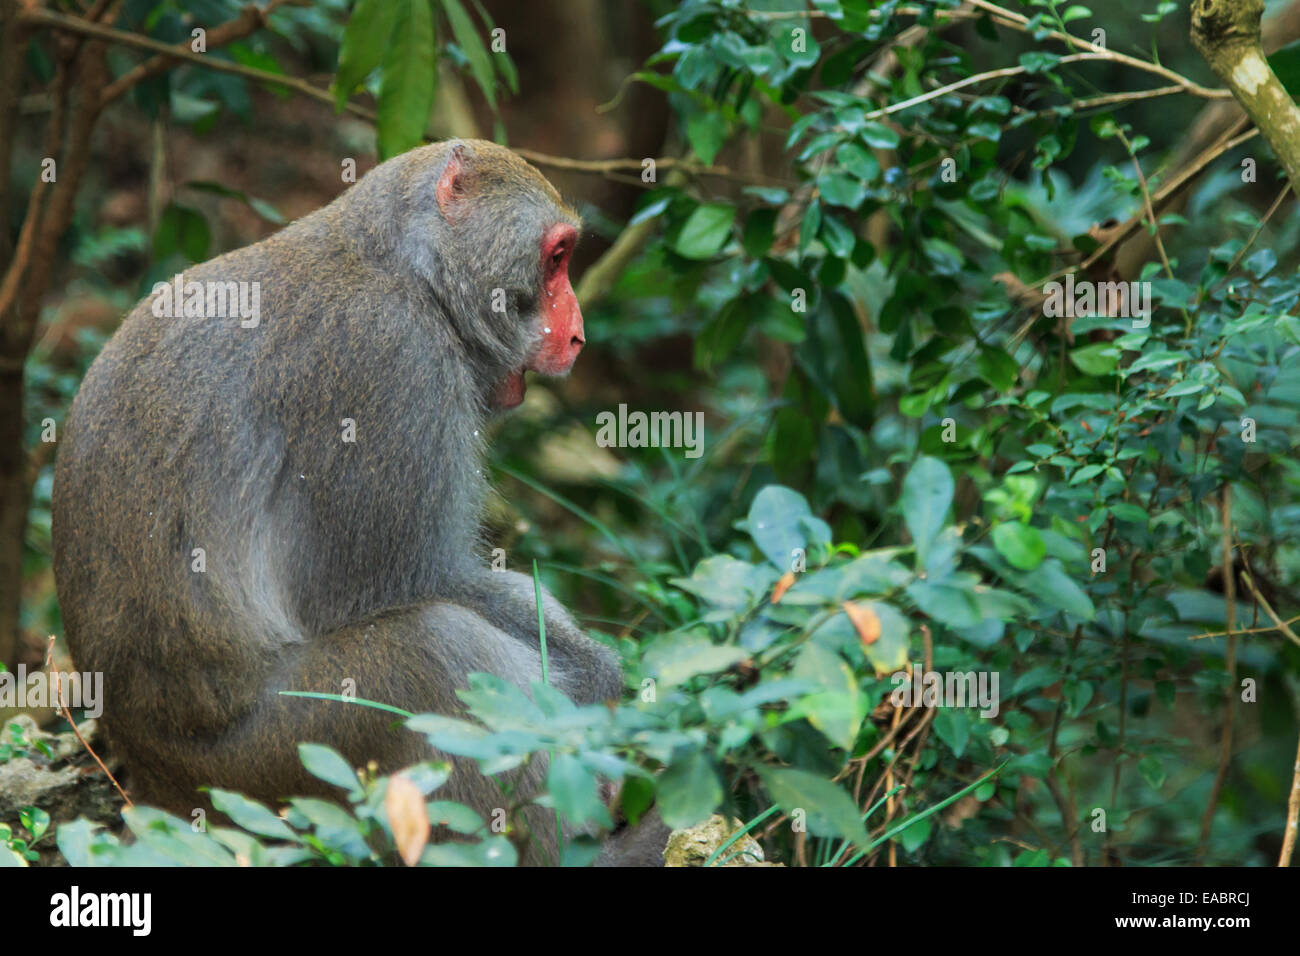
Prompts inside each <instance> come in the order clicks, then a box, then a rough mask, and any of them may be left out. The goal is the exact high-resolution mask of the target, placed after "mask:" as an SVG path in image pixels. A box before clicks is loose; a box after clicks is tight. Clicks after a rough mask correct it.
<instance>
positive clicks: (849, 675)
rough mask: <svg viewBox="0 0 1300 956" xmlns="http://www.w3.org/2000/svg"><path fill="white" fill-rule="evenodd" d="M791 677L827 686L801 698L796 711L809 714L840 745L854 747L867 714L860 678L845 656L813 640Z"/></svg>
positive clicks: (799, 713)
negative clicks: (859, 688)
mask: <svg viewBox="0 0 1300 956" xmlns="http://www.w3.org/2000/svg"><path fill="white" fill-rule="evenodd" d="M790 676H791V677H793V678H794V679H796V680H807V681H809V682H810V683H812V684H813V685H814V686H817V687H820V688H824V690H822V691H819V692H818V693H814V694H809V695H807V696H805V697H802V698H800V699H799V700H798V702H797V703H796V704H795V706H794V707H793V708H792V712H795V713H797V714H798V715H799V716H802V717H806V718H807V719H808V722H809V723H810V724H812V725H813V726H814V727H816V728H817V729H818V730H819V731H821V733H822V734H823V735H824V736H825V737H826V739H827V740H829V741H830V742H831V743H832V744H834V745H835V746H836V747H841V748H843V749H844V750H848V749H850V748H851V747H852V746H853V741H854V740H855V739H857V736H858V728H859V727H860V726H862V720H863V718H865V717H866V713H865V712H864V708H863V706H862V700H861V694H860V693H859V692H858V682H857V679H856V678H855V677H854V675H853V671H852V670H851V669H850V668H849V665H848V664H847V663H845V661H844V658H842V657H840V655H839V654H836V653H835V652H834V651H831V650H828V649H826V648H825V647H823V646H822V645H821V644H818V643H816V642H815V641H809V642H808V643H807V644H805V645H804V646H803V650H801V651H800V652H799V656H798V657H797V658H796V659H795V664H794V667H793V668H792V669H791V671H790Z"/></svg>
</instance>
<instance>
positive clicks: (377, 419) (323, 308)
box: [52, 140, 666, 863]
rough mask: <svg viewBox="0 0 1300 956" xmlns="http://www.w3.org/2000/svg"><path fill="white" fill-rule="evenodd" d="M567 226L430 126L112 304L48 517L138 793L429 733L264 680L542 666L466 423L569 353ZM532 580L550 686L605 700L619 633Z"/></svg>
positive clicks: (577, 327)
mask: <svg viewBox="0 0 1300 956" xmlns="http://www.w3.org/2000/svg"><path fill="white" fill-rule="evenodd" d="M580 227H581V221H580V219H579V217H578V215H577V213H576V212H575V211H574V210H573V209H571V208H570V207H569V206H567V205H566V204H565V203H564V201H563V200H562V199H561V198H560V196H559V194H558V193H557V192H556V191H555V189H554V188H553V187H552V186H551V185H550V183H549V182H547V180H546V179H545V178H544V177H543V176H542V175H541V173H539V172H538V171H537V170H536V169H534V168H533V167H532V166H530V165H528V164H527V163H526V162H524V161H523V160H522V159H520V158H519V157H518V156H516V155H515V154H514V153H513V152H511V151H510V150H509V149H507V148H504V147H501V146H498V145H496V144H493V143H490V142H486V141H481V140H451V141H447V142H443V143H436V144H433V145H429V146H424V147H420V148H417V149H414V150H411V151H409V152H407V153H404V154H402V155H400V156H397V157H395V158H393V159H390V160H388V161H386V162H384V163H381V164H380V165H378V166H376V167H375V168H374V169H372V170H371V171H370V172H368V173H367V174H366V175H365V176H363V177H362V178H361V179H360V180H359V181H358V182H356V183H355V184H354V185H352V186H351V187H350V188H348V189H347V190H346V191H344V192H343V193H342V194H341V195H340V196H339V197H338V198H337V199H335V200H334V201H333V202H331V203H330V204H328V205H326V206H325V207H323V208H321V209H319V210H317V211H316V212H314V213H312V214H310V215H308V216H306V217H304V218H302V219H299V220H297V221H296V222H294V223H292V224H290V225H289V226H287V227H285V228H284V229H282V230H281V231H279V232H277V233H275V234H274V235H272V236H270V237H269V238H267V239H265V240H263V241H261V242H258V243H255V244H253V245H250V246H247V247H245V248H242V249H237V250H234V251H232V252H228V253H225V254H224V255H220V256H218V257H217V258H215V259H212V260H210V261H208V262H205V263H202V264H199V265H195V266H193V267H192V268H189V269H187V270H185V272H184V274H183V276H181V277H178V279H177V280H176V289H177V292H178V296H177V299H176V301H174V302H172V303H171V308H170V309H169V308H168V307H167V304H166V301H165V300H166V299H167V298H168V295H169V292H170V290H169V288H168V287H167V284H166V283H160V284H159V285H158V286H155V287H154V289H153V291H152V292H151V294H150V295H149V296H147V297H146V298H145V299H143V300H142V301H141V302H140V303H138V304H137V305H136V307H135V308H134V309H133V311H132V312H130V313H129V314H128V316H127V317H126V318H125V319H124V321H123V322H122V324H121V326H120V327H119V329H118V330H117V331H116V333H115V334H114V335H113V337H112V338H111V340H110V341H109V342H108V343H107V345H106V346H105V348H104V349H103V351H102V352H101V354H100V355H99V356H98V357H97V359H96V360H95V362H94V363H93V364H92V366H91V368H90V370H89V371H88V373H87V374H86V376H85V379H84V380H83V382H82V384H81V387H80V390H79V391H78V393H77V396H76V398H75V400H74V402H73V405H72V408H71V411H70V413H69V417H68V421H67V423H66V425H65V430H64V433H63V438H62V441H61V443H60V447H59V451H58V458H57V463H56V469H55V479H54V491H53V508H52V511H53V515H52V518H53V541H54V573H55V581H56V587H57V592H58V597H59V602H60V607H61V610H62V614H63V623H64V630H65V634H66V637H67V641H68V644H69V647H70V650H71V653H72V655H73V658H74V659H75V660H76V662H77V666H78V667H80V668H82V669H86V670H91V671H100V672H103V674H104V680H105V689H106V690H105V706H104V723H105V730H106V731H107V734H108V738H109V740H110V743H111V744H112V746H113V748H114V750H115V751H116V752H118V753H119V754H120V755H121V757H122V758H123V761H124V764H125V766H126V767H127V768H128V771H129V774H130V779H131V781H132V787H133V790H134V791H135V794H136V795H137V797H138V798H140V799H142V800H143V801H145V802H147V803H149V804H152V805H154V806H158V807H162V808H164V809H173V810H176V811H178V812H182V813H188V812H189V811H190V810H191V809H192V808H194V807H195V806H197V805H200V804H199V801H200V799H201V798H200V797H199V795H198V794H197V792H196V788H199V787H201V786H215V787H221V788H225V789H230V790H236V791H239V792H241V793H244V794H246V795H248V796H250V797H254V798H257V799H262V800H264V801H278V800H282V799H284V798H286V797H290V796H309V795H324V796H335V797H337V792H336V791H331V789H330V788H329V787H328V785H325V784H322V783H321V782H320V781H318V780H316V779H315V778H313V777H311V776H310V775H309V774H307V773H306V771H305V770H304V769H303V767H302V765H301V762H300V760H299V758H298V755H297V744H298V743H300V742H317V743H323V744H327V745H329V746H332V747H333V748H335V749H336V750H337V751H339V752H340V753H341V754H342V755H343V756H344V757H346V758H347V759H348V760H349V761H350V762H351V764H352V765H353V766H363V765H366V764H367V763H369V762H371V761H373V762H374V763H375V764H376V765H377V766H378V767H379V768H380V769H381V770H382V771H384V772H391V771H395V770H398V769H399V768H401V767H403V766H409V765H410V764H412V763H416V762H419V761H421V760H426V759H430V758H431V757H433V756H437V755H436V754H434V752H433V751H432V750H431V748H429V746H428V745H427V742H426V741H425V740H424V738H423V737H422V736H421V735H418V734H415V733H413V732H411V731H409V730H405V729H401V728H395V727H394V726H393V717H392V715H391V714H388V713H384V712H380V711H378V710H376V709H374V708H369V707H364V706H357V705H351V704H341V703H334V702H325V701H320V700H313V699H305V698H297V697H290V696H285V695H282V694H281V693H280V691H285V690H288V691H309V692H323V693H335V694H337V693H344V692H345V691H351V692H353V693H355V695H356V696H357V697H363V698H369V699H373V700H377V701H382V702H383V703H386V704H391V705H395V706H397V707H401V708H404V709H406V710H408V711H411V712H415V713H438V714H444V715H452V716H456V715H462V714H463V713H464V711H463V705H462V703H461V701H460V700H459V698H458V697H457V695H456V690H457V689H458V688H464V687H466V686H467V683H468V682H467V678H468V675H469V674H470V673H471V672H475V671H486V672H489V673H492V674H495V675H497V676H498V677H500V678H502V679H504V680H507V681H510V682H512V683H514V684H515V685H517V686H519V687H521V688H524V689H527V688H528V686H529V684H530V683H531V682H533V681H538V680H540V679H541V678H542V667H541V656H540V648H539V635H538V623H537V602H536V598H535V592H534V585H533V580H532V578H531V577H530V576H525V575H522V574H518V573H515V572H510V571H493V570H491V569H490V568H489V567H488V565H487V563H486V561H485V560H484V558H483V554H482V552H483V550H484V547H485V543H484V542H483V541H482V529H481V525H480V519H481V509H482V505H483V500H484V495H485V489H486V487H487V485H486V479H485V478H484V475H483V457H484V453H485V442H484V433H485V430H486V428H487V426H488V424H489V422H490V421H491V420H492V419H493V418H494V417H495V416H497V415H499V414H501V413H502V412H504V411H505V410H507V409H509V408H512V407H514V406H517V405H518V404H520V403H521V402H522V401H523V399H524V396H525V390H526V387H527V383H526V381H525V375H526V374H527V373H530V372H531V373H535V374H541V375H545V376H562V375H564V374H566V373H567V372H568V371H569V370H570V368H571V367H572V366H573V363H574V361H575V360H576V358H577V356H578V353H579V351H580V350H581V349H582V347H583V345H584V344H585V339H584V329H583V320H582V313H581V311H580V309H579V306H578V302H577V299H576V297H575V295H574V291H573V288H572V285H571V283H570V281H569V275H568V264H569V259H570V257H571V255H572V254H573V249H574V246H575V244H576V243H577V241H578V236H579V230H580ZM232 282H233V283H237V284H245V283H246V284H247V285H237V286H226V285H225V284H228V283H232ZM205 285H206V287H207V289H208V293H207V297H206V298H205V297H204V292H203V290H204V287H205ZM214 287H224V288H229V289H231V290H232V291H231V293H230V294H231V297H232V298H233V297H234V295H235V292H234V290H236V289H253V290H256V295H251V294H250V295H244V293H243V292H241V293H240V295H241V296H243V298H241V299H240V301H241V302H248V301H250V300H251V301H252V302H253V303H255V304H256V309H254V310H252V311H255V312H256V315H253V316H251V317H250V316H249V315H246V314H245V313H244V312H240V313H239V314H238V315H237V316H236V317H234V318H229V317H219V316H214V315H211V314H205V313H208V312H211V311H214V310H213V309H212V306H213V304H214V301H215V302H217V303H219V302H220V300H219V299H214V297H213V295H212V293H211V290H212V288H214ZM195 290H197V292H195ZM181 298H183V299H184V303H185V308H184V309H180V308H179V305H178V303H179V301H180V299H181ZM160 303H161V304H162V307H161V308H160V307H159V306H160ZM215 311H221V310H220V309H217V310H215ZM227 311H229V310H227ZM542 604H543V614H544V619H545V625H546V642H547V650H548V654H549V679H550V682H551V684H552V685H554V686H556V687H557V688H558V689H560V690H561V691H563V692H564V693H565V694H566V695H568V696H569V697H570V698H571V699H572V700H574V701H575V702H577V703H578V704H593V703H596V702H601V701H608V700H613V699H616V698H618V697H619V696H620V694H621V692H622V690H623V678H622V668H621V664H620V662H619V659H618V656H617V655H616V654H615V653H614V652H613V651H612V650H611V649H609V648H607V647H605V646H604V645H602V644H600V643H599V642H597V641H595V640H594V639H592V638H591V637H589V636H588V635H586V634H585V633H584V632H583V631H582V629H581V628H580V627H579V626H578V625H577V623H576V622H575V621H574V619H573V617H572V616H571V615H570V614H569V613H568V612H567V611H566V610H565V609H564V608H563V607H562V606H561V605H560V603H559V602H558V601H557V600H556V599H555V598H554V597H553V596H552V595H550V594H549V593H544V594H543V598H542ZM452 764H453V768H454V769H453V773H452V775H451V778H450V780H449V782H448V783H447V784H446V785H445V786H444V788H443V789H442V790H440V791H439V796H440V797H442V798H445V799H448V800H456V801H459V802H461V803H464V804H466V805H468V806H469V807H471V808H473V809H474V810H476V811H478V812H479V813H480V814H481V815H483V816H484V817H485V818H488V817H489V815H490V814H491V813H492V812H493V811H494V810H495V809H497V808H502V807H506V806H509V805H510V804H509V803H508V802H507V797H506V796H505V795H503V792H502V785H501V783H499V782H498V781H494V780H492V779H489V778H487V777H485V776H483V775H482V774H481V773H480V772H479V771H478V769H477V766H476V765H475V764H474V762H473V761H470V760H462V759H461V758H453V759H452ZM545 767H546V764H545V761H544V760H537V759H534V760H532V761H529V762H528V763H527V764H526V765H525V766H524V767H522V768H521V769H520V770H519V771H518V772H516V773H515V774H514V776H513V777H511V776H509V775H506V780H507V784H508V786H509V787H510V788H511V791H512V793H513V794H515V795H517V796H519V797H521V798H523V799H525V800H526V798H528V797H530V796H532V795H534V794H536V793H537V792H538V790H539V789H540V788H541V784H542V781H543V779H544V776H545ZM521 815H522V817H523V823H524V825H525V828H526V829H527V830H529V831H531V833H532V837H533V839H530V840H529V841H528V842H527V844H526V846H525V848H524V850H523V851H522V852H521V862H524V863H547V862H554V861H555V842H556V841H555V837H554V817H553V815H552V814H551V813H550V812H549V811H543V810H542V809H541V808H540V807H536V806H527V807H525V808H524V809H523V810H522V812H521ZM664 835H666V832H665V834H664ZM660 848H661V849H662V845H661V847H660ZM605 862H617V861H610V860H608V859H607V858H606V859H605Z"/></svg>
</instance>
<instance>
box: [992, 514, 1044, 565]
mask: <svg viewBox="0 0 1300 956" xmlns="http://www.w3.org/2000/svg"><path fill="white" fill-rule="evenodd" d="M993 546H994V547H995V548H997V549H998V553H999V554H1000V555H1002V557H1004V558H1006V559H1007V560H1008V561H1010V562H1011V564H1012V565H1013V566H1014V567H1017V568H1019V569H1020V570H1021V571H1032V570H1033V569H1034V568H1036V567H1038V566H1039V565H1040V564H1042V563H1043V558H1045V557H1047V545H1046V544H1044V543H1043V535H1042V534H1041V533H1040V532H1039V530H1038V529H1037V528H1035V527H1034V526H1033V525H1028V524H1022V523H1021V522H1019V521H1004V522H1003V523H1002V524H999V525H997V526H995V527H994V529H993Z"/></svg>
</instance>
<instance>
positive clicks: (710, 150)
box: [686, 111, 761, 255]
mask: <svg viewBox="0 0 1300 956" xmlns="http://www.w3.org/2000/svg"><path fill="white" fill-rule="evenodd" d="M686 138H687V140H688V141H689V142H690V144H691V149H693V150H695V152H696V153H697V154H698V155H699V157H700V162H702V163H712V162H713V160H714V159H716V158H717V155H718V150H720V149H722V144H723V143H724V142H726V139H727V124H726V123H724V122H723V121H722V120H721V118H720V117H718V116H717V115H716V114H715V113H709V112H704V111H700V112H696V113H692V114H691V115H690V116H689V117H687V119H686ZM760 255H761V253H760Z"/></svg>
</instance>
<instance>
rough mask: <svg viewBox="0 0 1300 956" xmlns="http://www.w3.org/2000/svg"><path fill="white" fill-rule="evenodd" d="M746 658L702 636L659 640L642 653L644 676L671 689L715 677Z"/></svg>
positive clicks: (692, 635) (673, 635) (734, 649)
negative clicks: (696, 678)
mask: <svg viewBox="0 0 1300 956" xmlns="http://www.w3.org/2000/svg"><path fill="white" fill-rule="evenodd" d="M748 656H749V654H748V653H747V652H745V651H744V650H741V649H740V648H739V647H726V646H723V645H718V644H714V643H713V642H712V641H710V640H709V639H708V638H707V637H705V636H703V635H701V634H692V633H677V634H669V635H666V636H664V637H661V638H659V639H658V640H657V641H655V642H654V643H653V644H652V645H650V647H649V649H648V650H647V651H646V652H645V656H644V658H643V659H642V665H643V666H644V668H645V670H646V671H647V673H650V674H653V675H654V676H655V677H656V678H657V679H658V680H660V681H662V682H663V683H665V684H668V685H670V686H676V685H677V684H680V683H682V682H683V681H687V680H689V679H690V678H692V677H694V676H696V675H697V674H714V673H717V672H718V671H724V670H726V669H727V668H728V667H730V666H731V665H732V664H736V663H739V662H740V661H743V660H744V659H745V658H747V657H748Z"/></svg>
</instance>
